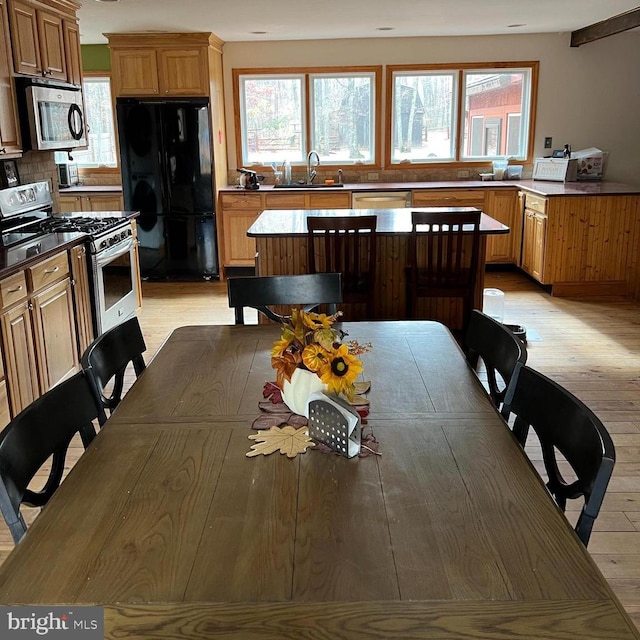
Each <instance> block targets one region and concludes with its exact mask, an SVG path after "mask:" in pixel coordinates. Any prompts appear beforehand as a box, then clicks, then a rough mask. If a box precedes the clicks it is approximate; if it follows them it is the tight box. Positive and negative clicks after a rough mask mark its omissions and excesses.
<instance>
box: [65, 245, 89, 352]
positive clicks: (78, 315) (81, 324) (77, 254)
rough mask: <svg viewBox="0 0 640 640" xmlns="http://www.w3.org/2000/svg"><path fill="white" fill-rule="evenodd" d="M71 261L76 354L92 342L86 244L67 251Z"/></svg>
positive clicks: (83, 350)
mask: <svg viewBox="0 0 640 640" xmlns="http://www.w3.org/2000/svg"><path fill="white" fill-rule="evenodd" d="M69 259H70V263H71V278H72V280H71V284H72V286H73V302H74V308H75V324H76V333H77V337H78V356H80V357H81V356H82V354H83V353H84V352H85V350H86V348H87V347H88V346H89V345H90V344H91V343H92V342H93V339H94V337H95V336H94V332H93V307H92V304H91V287H90V282H89V277H90V276H89V265H88V262H87V248H86V245H84V244H81V245H78V246H77V247H73V248H72V249H71V251H69Z"/></svg>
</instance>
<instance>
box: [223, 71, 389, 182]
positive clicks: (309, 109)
mask: <svg viewBox="0 0 640 640" xmlns="http://www.w3.org/2000/svg"><path fill="white" fill-rule="evenodd" d="M332 74H333V75H335V76H349V75H350V74H352V75H358V74H361V75H363V74H367V75H373V85H372V87H373V91H374V94H375V95H374V98H373V100H372V104H373V105H374V108H375V114H374V118H373V126H372V130H373V134H374V145H373V162H371V163H367V164H365V163H347V162H343V161H336V162H335V163H334V162H332V163H331V164H327V163H323V164H322V165H321V166H325V167H328V166H331V167H333V166H340V165H342V166H345V167H348V168H349V170H369V171H370V170H372V169H381V168H382V164H381V160H382V143H383V134H382V131H383V129H382V66H381V65H366V66H346V67H265V68H251V69H249V68H247V69H232V76H233V108H234V127H235V137H236V161H237V164H238V167H251V168H252V169H257V170H258V171H262V170H267V169H268V168H269V167H270V165H264V164H259V163H250V162H249V161H248V160H247V158H245V157H244V146H243V141H242V119H243V117H244V115H243V112H242V109H241V104H242V100H241V94H240V80H241V77H243V76H251V77H259V76H271V77H278V76H280V77H282V78H287V77H288V78H291V77H295V76H302V77H303V87H302V96H301V98H302V101H303V104H302V117H303V133H304V141H303V142H304V144H303V148H304V149H306V152H307V153H308V152H309V151H311V150H312V147H311V146H310V145H311V138H312V128H313V123H312V120H311V118H312V113H313V106H312V105H311V99H312V96H313V92H312V91H311V90H310V89H311V87H310V85H311V79H312V78H313V77H314V76H327V75H329V76H330V75H332ZM291 164H292V165H293V166H298V167H302V166H305V164H306V161H304V160H303V161H300V162H292V163H291Z"/></svg>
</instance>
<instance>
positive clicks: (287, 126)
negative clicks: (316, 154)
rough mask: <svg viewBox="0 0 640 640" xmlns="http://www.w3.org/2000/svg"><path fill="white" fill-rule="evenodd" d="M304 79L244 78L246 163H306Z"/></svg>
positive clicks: (241, 106)
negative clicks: (303, 102)
mask: <svg viewBox="0 0 640 640" xmlns="http://www.w3.org/2000/svg"><path fill="white" fill-rule="evenodd" d="M302 91H303V82H302V78H301V77H299V76H296V77H282V76H280V77H278V78H274V77H269V76H261V77H259V78H251V77H248V76H244V77H241V78H240V92H241V94H240V108H241V114H242V117H241V128H242V151H243V158H244V161H245V162H247V163H249V164H251V163H259V164H267V163H270V162H277V163H278V164H282V162H283V161H284V160H286V159H288V160H289V161H291V162H302V161H303V160H304V158H305V156H306V150H305V147H304V118H303V114H302Z"/></svg>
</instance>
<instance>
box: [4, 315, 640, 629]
mask: <svg viewBox="0 0 640 640" xmlns="http://www.w3.org/2000/svg"><path fill="white" fill-rule="evenodd" d="M342 328H343V329H344V330H345V331H347V332H348V334H349V335H348V339H357V340H358V341H359V342H360V343H366V342H371V344H372V349H371V351H370V352H368V353H365V354H364V355H363V356H362V361H363V364H364V376H363V377H364V379H366V380H370V381H371V390H370V392H369V394H368V399H369V401H370V414H369V416H368V418H367V424H366V425H365V426H364V428H365V430H366V433H370V432H372V433H373V434H374V435H375V438H376V439H377V440H378V442H379V453H380V454H381V455H371V456H368V457H363V458H358V457H356V458H352V459H347V458H345V457H342V456H339V455H337V454H333V453H323V452H321V451H316V450H313V449H310V450H308V451H307V452H306V453H304V454H300V455H298V456H296V457H294V458H288V457H286V456H284V455H281V454H280V453H273V454H271V455H268V456H257V457H254V458H248V457H247V456H246V453H247V452H248V451H249V450H250V446H251V444H252V443H253V441H252V440H250V439H249V438H248V436H249V435H250V434H251V433H255V431H252V428H251V427H252V423H253V421H254V420H255V419H256V418H257V417H258V415H259V414H260V409H259V407H258V403H259V402H260V401H261V400H263V397H262V390H263V386H264V384H265V382H267V381H272V380H274V379H275V376H274V371H273V370H272V369H271V365H270V349H271V346H272V344H273V341H274V340H275V339H276V338H277V337H278V335H279V330H278V327H275V326H255V325H254V326H213V325H212V326H186V327H182V328H180V329H177V330H175V331H174V332H173V333H172V334H171V335H170V337H169V338H168V339H167V340H166V342H165V343H164V345H163V346H162V348H161V349H160V350H159V351H158V353H157V354H156V355H155V357H154V358H153V360H152V361H151V362H150V364H149V366H148V367H147V369H146V370H145V371H144V372H143V374H142V375H141V376H140V378H139V379H138V380H137V381H136V383H135V384H134V385H133V387H132V388H131V390H130V391H129V392H128V394H127V395H126V396H125V398H124V400H123V401H122V403H121V405H120V406H119V408H118V409H117V410H116V411H115V413H114V414H113V415H112V417H111V418H110V419H109V421H108V422H107V423H106V425H105V426H104V427H103V428H102V430H101V431H100V433H99V434H98V436H97V437H96V438H95V440H94V441H93V443H92V444H91V445H90V447H89V448H88V450H87V451H86V452H85V453H84V454H83V455H82V456H81V458H80V460H79V461H78V462H77V464H76V465H75V466H74V468H73V469H72V470H71V471H70V473H69V475H68V476H67V478H66V479H65V480H64V482H63V483H62V486H61V487H60V489H59V490H58V491H57V493H56V494H55V495H54V497H53V499H52V500H51V502H50V503H49V504H48V506H47V507H46V508H45V509H44V510H43V512H42V513H41V514H40V515H39V516H38V517H37V518H36V520H35V522H34V523H33V525H32V526H31V527H30V529H29V531H28V533H27V535H26V536H25V538H24V539H23V541H22V542H21V543H20V544H19V545H18V546H17V547H16V548H15V550H14V551H13V552H12V553H11V554H10V555H9V557H8V559H7V560H6V561H5V563H4V564H3V565H2V567H0V604H3V605H6V604H47V605H53V604H73V605H90V604H91V605H102V606H104V612H105V613H104V616H105V637H106V638H114V639H115V638H124V637H126V638H154V639H159V638H167V639H169V638H194V639H200V638H224V639H225V640H228V639H234V640H235V639H237V640H265V639H276V638H278V639H291V640H294V639H295V640H299V639H305V640H315V639H317V640H325V639H339V638H344V639H350V640H351V639H358V640H359V639H363V640H364V639H371V638H375V639H377V638H380V639H382V638H385V639H386V638H394V639H398V640H400V639H402V640H407V639H413V638H423V639H433V640H435V639H438V640H442V639H445V640H448V639H456V640H457V639H477V640H507V639H508V640H518V639H522V640H524V639H526V640H550V639H554V640H565V639H566V640H569V639H570V640H578V639H580V640H585V639H594V640H595V639H598V640H609V639H610V640H625V639H631V638H636V639H638V638H639V637H640V636H639V635H638V633H637V632H636V630H635V627H634V625H633V623H632V622H631V620H630V619H629V617H628V615H627V614H626V613H625V611H624V609H623V608H622V606H621V605H620V603H619V602H618V600H617V599H616V597H615V595H614V594H613V592H612V590H611V588H610V587H609V585H608V584H607V582H606V580H605V579H604V578H603V576H602V574H601V573H600V571H599V570H598V568H597V567H596V565H595V563H594V561H593V560H592V558H591V556H590V555H589V553H588V551H587V550H586V549H585V548H584V547H583V546H582V544H581V543H580V541H579V540H578V538H577V536H576V535H575V533H574V532H573V529H572V528H571V526H570V525H569V524H568V522H567V521H566V519H565V517H564V515H563V514H562V513H561V512H560V511H559V510H558V508H557V507H556V506H555V505H554V503H553V502H552V500H551V499H550V497H549V495H548V494H547V492H546V489H545V487H544V484H543V483H542V481H541V480H540V478H539V477H538V475H537V474H536V472H535V470H534V468H533V466H532V464H531V463H530V462H529V460H528V458H527V456H526V455H525V454H524V452H523V451H522V449H521V448H520V447H519V446H518V444H517V442H516V440H515V439H514V437H513V436H512V433H511V431H510V430H509V428H508V425H507V424H506V423H505V422H504V421H503V420H502V419H501V417H500V416H499V415H498V413H497V412H496V411H495V410H494V408H493V407H492V405H491V403H490V401H489V399H488V396H487V394H486V393H485V391H484V388H483V387H482V385H481V383H480V382H479V380H478V378H477V376H476V375H475V373H474V372H473V371H472V370H471V368H469V366H468V365H467V364H466V362H465V360H464V357H463V354H462V352H461V350H460V349H459V347H458V346H457V344H456V342H455V341H454V340H453V339H452V337H451V334H450V333H449V331H448V330H447V329H446V328H445V327H444V326H443V325H441V324H438V323H436V322H426V321H425V322H371V323H345V324H344V325H342Z"/></svg>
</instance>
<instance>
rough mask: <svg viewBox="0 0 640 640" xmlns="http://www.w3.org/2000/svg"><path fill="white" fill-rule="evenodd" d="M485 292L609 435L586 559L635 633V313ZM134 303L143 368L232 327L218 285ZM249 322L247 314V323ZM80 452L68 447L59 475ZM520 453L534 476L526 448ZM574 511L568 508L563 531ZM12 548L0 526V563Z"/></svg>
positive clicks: (514, 280)
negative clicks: (170, 346)
mask: <svg viewBox="0 0 640 640" xmlns="http://www.w3.org/2000/svg"><path fill="white" fill-rule="evenodd" d="M485 286H487V287H497V288H499V289H502V290H503V291H504V292H505V319H504V320H505V322H507V323H511V324H521V325H524V326H525V328H526V329H527V333H528V338H529V341H528V353H529V359H528V363H529V364H530V365H531V366H533V367H534V368H536V369H538V370H539V371H541V372H543V373H545V374H546V375H548V376H550V377H552V378H554V379H555V380H557V381H558V382H560V383H561V384H563V385H564V386H566V387H567V388H568V389H570V390H571V391H572V392H573V393H575V394H576V395H577V396H578V397H579V398H581V399H582V400H583V401H584V402H585V403H586V404H587V405H589V406H590V407H591V408H592V409H593V410H594V411H595V412H596V413H597V414H598V415H599V416H600V418H601V419H602V420H603V421H604V423H605V424H606V426H607V428H608V429H609V431H610V433H611V435H612V438H613V440H614V443H615V445H616V451H617V464H616V467H615V470H614V473H613V478H612V481H611V484H610V486H609V490H608V492H607V496H606V498H605V501H604V505H603V510H602V513H601V515H600V517H599V518H598V520H597V522H596V525H595V529H594V533H593V535H592V538H591V542H590V544H589V550H590V552H591V554H592V555H593V557H594V559H595V561H596V562H597V564H598V566H599V567H600V569H601V570H602V572H603V573H604V575H605V577H606V578H607V579H608V580H609V582H610V584H611V585H612V587H613V588H614V590H615V591H616V593H617V594H618V597H619V598H620V600H621V601H622V603H623V605H624V606H625V607H626V608H627V610H628V611H629V613H630V614H631V616H632V618H633V619H634V621H635V622H636V624H638V625H639V626H640V305H639V304H637V303H634V302H631V301H630V300H628V299H626V298H622V297H602V298H594V297H589V298H571V299H569V298H554V297H552V296H550V295H549V294H548V293H547V292H546V291H545V290H544V289H543V288H542V287H540V286H539V285H538V284H536V283H535V282H533V281H531V280H530V279H528V278H526V277H525V276H523V275H522V274H520V273H517V272H491V273H488V274H487V278H486V285H485ZM143 294H144V305H143V309H142V313H141V316H140V323H141V325H142V327H143V331H144V335H145V340H146V343H147V353H146V358H147V360H150V359H151V358H152V356H153V354H154V353H155V352H156V351H157V349H158V348H159V347H160V345H161V344H162V342H163V341H164V340H165V339H166V337H167V336H168V334H169V333H170V332H171V330H172V329H174V328H175V327H178V326H182V325H187V324H231V323H233V311H232V310H231V309H229V308H228V306H227V297H226V287H225V285H224V284H221V283H214V282H195V283H150V282H145V283H144V284H143ZM255 320H256V318H255V315H254V314H248V318H247V322H255ZM128 380H129V383H131V382H132V381H133V375H132V374H131V376H129V377H128ZM81 451H82V449H81V447H80V446H79V444H77V445H76V447H75V448H74V449H73V451H72V452H71V454H70V456H69V466H72V465H73V462H74V461H75V460H76V459H77V456H78V455H80V454H81ZM527 451H528V453H529V455H530V456H531V457H532V458H533V459H534V460H535V464H536V466H537V467H538V468H541V462H540V458H541V456H540V455H539V448H538V447H537V444H536V443H535V442H534V441H533V439H532V441H531V443H530V444H529V445H528V446H527ZM578 508H579V505H577V504H575V505H571V507H570V511H569V512H568V517H569V519H570V520H571V521H572V522H573V521H574V519H575V518H576V517H577V511H578ZM27 517H28V519H32V518H33V517H35V513H34V511H33V510H28V513H27ZM12 548H13V544H12V542H11V539H10V536H9V534H8V531H7V530H6V527H4V524H3V523H2V524H0V560H2V559H3V558H4V557H5V556H6V554H8V552H9V551H10V550H11V549H12Z"/></svg>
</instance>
